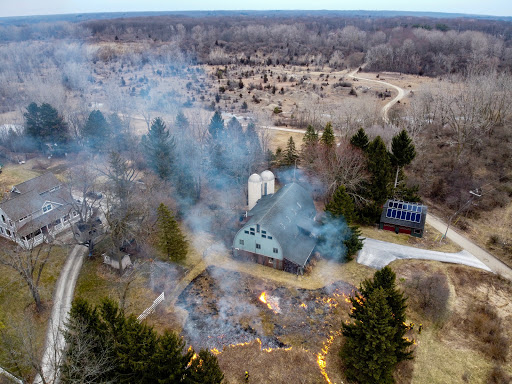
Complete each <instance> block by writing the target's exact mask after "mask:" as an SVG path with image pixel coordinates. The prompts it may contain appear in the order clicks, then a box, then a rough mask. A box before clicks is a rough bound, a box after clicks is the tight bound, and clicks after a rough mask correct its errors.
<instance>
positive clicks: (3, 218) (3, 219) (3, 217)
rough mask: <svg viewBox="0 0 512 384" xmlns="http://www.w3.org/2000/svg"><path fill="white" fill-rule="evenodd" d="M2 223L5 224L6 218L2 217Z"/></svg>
mask: <svg viewBox="0 0 512 384" xmlns="http://www.w3.org/2000/svg"><path fill="white" fill-rule="evenodd" d="M2 221H3V222H4V223H5V216H4V215H2Z"/></svg>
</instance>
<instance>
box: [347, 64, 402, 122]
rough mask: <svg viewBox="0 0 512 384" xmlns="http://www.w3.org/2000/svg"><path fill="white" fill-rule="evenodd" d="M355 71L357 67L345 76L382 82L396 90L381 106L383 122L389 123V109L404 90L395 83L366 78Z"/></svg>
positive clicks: (400, 97)
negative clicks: (392, 96) (393, 96)
mask: <svg viewBox="0 0 512 384" xmlns="http://www.w3.org/2000/svg"><path fill="white" fill-rule="evenodd" d="M355 73H357V69H356V70H354V71H352V72H350V73H349V74H348V75H347V76H348V77H351V78H353V79H358V80H364V81H371V82H374V83H379V84H383V85H386V86H387V87H390V88H394V89H396V90H397V91H398V95H396V96H395V98H394V99H393V100H391V101H390V102H389V103H387V104H386V105H385V106H383V107H382V118H383V119H384V122H385V123H386V124H389V118H388V112H389V109H390V108H391V107H392V106H393V105H395V104H396V103H397V101H399V100H401V99H402V98H403V97H404V96H405V90H404V89H402V88H400V87H398V86H396V85H394V84H391V83H388V82H386V81H382V80H374V79H367V78H365V77H361V76H355Z"/></svg>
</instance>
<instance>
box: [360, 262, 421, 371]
mask: <svg viewBox="0 0 512 384" xmlns="http://www.w3.org/2000/svg"><path fill="white" fill-rule="evenodd" d="M379 288H382V289H383V290H384V291H385V293H386V301H387V303H388V305H389V307H390V308H391V312H392V313H393V326H394V327H395V329H396V333H395V336H394V339H393V341H394V343H395V356H396V358H397V361H398V362H400V361H402V360H406V359H411V358H412V352H411V351H409V347H410V346H411V345H412V342H411V341H408V340H406V339H405V338H404V335H405V333H406V331H407V327H406V325H405V322H406V316H405V310H406V309H407V298H406V297H404V294H403V292H401V291H400V290H399V289H398V288H397V286H396V274H395V272H393V270H392V269H391V268H390V267H389V266H386V267H384V268H382V269H381V270H380V271H377V272H375V274H374V276H373V279H371V280H370V279H366V280H364V281H363V282H362V283H361V286H360V287H359V292H360V294H361V296H362V297H365V298H366V297H369V296H370V294H371V293H372V292H373V291H375V290H376V289H379Z"/></svg>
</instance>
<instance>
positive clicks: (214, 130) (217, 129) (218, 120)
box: [208, 111, 224, 140]
mask: <svg viewBox="0 0 512 384" xmlns="http://www.w3.org/2000/svg"><path fill="white" fill-rule="evenodd" d="M223 131H224V119H222V115H221V113H220V111H215V113H214V114H213V116H212V119H211V120H210V124H209V125H208V132H209V133H210V136H211V137H212V139H213V140H217V138H218V137H219V136H221V135H222V132H223Z"/></svg>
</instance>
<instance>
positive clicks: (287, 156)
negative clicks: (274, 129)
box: [276, 136, 299, 165]
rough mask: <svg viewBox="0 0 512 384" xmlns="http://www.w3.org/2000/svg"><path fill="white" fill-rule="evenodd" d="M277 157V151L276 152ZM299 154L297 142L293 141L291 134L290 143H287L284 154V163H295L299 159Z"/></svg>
mask: <svg viewBox="0 0 512 384" xmlns="http://www.w3.org/2000/svg"><path fill="white" fill-rule="evenodd" d="M278 149H279V148H278ZM276 157H277V152H276ZM298 158H299V155H298V154H297V150H296V149H295V142H294V141H293V137H292V136H290V138H289V139H288V144H287V145H286V150H285V152H284V155H283V160H282V162H281V163H282V164H283V165H295V164H296V163H295V162H296V161H297V160H298Z"/></svg>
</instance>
